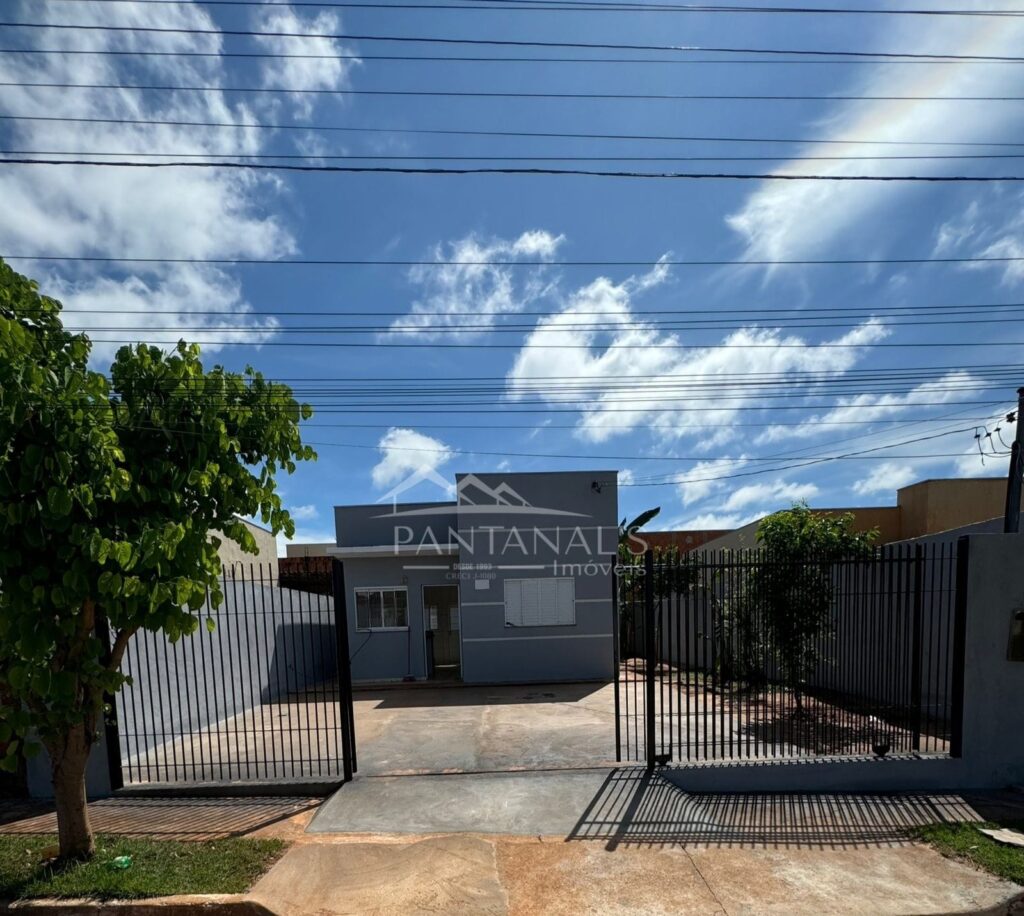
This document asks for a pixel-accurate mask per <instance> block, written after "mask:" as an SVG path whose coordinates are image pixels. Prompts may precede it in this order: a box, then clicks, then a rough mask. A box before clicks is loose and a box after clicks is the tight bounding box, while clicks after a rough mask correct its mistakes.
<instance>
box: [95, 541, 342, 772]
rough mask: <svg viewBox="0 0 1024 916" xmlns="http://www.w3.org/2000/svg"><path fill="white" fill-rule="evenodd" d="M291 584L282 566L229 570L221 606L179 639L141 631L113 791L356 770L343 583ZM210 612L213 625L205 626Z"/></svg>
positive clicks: (116, 730)
mask: <svg viewBox="0 0 1024 916" xmlns="http://www.w3.org/2000/svg"><path fill="white" fill-rule="evenodd" d="M332 572H333V582H332V586H333V588H332V589H331V591H333V594H319V593H317V592H314V591H309V590H305V589H301V590H300V589H295V588H284V587H282V586H281V583H280V582H279V581H278V577H277V567H276V564H267V565H258V566H254V565H252V564H246V565H243V564H241V563H237V564H234V565H233V566H232V567H225V569H224V570H223V573H222V580H221V587H222V590H223V593H224V601H223V602H222V604H221V605H220V607H217V608H213V607H210V605H209V601H208V602H207V607H206V608H204V609H202V610H201V611H200V612H198V613H199V617H200V626H199V629H198V630H197V631H196V632H195V633H194V634H193V635H192V636H190V637H188V636H187V637H184V638H182V639H180V640H178V641H177V642H176V643H171V642H169V641H168V640H167V638H166V637H165V636H164V635H163V634H162V633H147V632H144V631H140V632H139V633H137V634H136V635H135V636H134V637H133V638H132V640H131V642H130V644H129V646H128V650H127V652H126V653H125V657H124V661H123V665H122V670H123V671H124V673H125V674H127V675H128V677H129V678H130V683H129V684H126V685H125V686H124V688H123V689H122V690H121V692H120V693H119V694H118V695H117V697H116V700H115V703H114V711H115V715H114V716H112V717H111V719H110V721H109V722H108V727H107V753H108V756H109V757H110V762H111V781H112V782H113V783H114V786H113V787H114V788H122V787H124V786H128V787H131V786H139V785H147V784H158V785H159V784H163V785H166V784H174V785H176V786H181V785H185V786H187V785H190V784H192V785H194V784H200V783H217V784H225V783H243V784H245V783H249V784H251V783H252V782H254V781H269V782H273V783H278V784H284V783H292V784H295V785H298V786H305V787H306V788H308V787H309V785H310V784H312V783H317V784H322V783H337V782H343V781H347V780H349V779H351V778H352V774H353V772H354V771H355V768H356V751H355V728H354V718H353V710H352V682H351V672H350V668H349V648H348V628H347V626H346V616H345V597H344V596H345V588H344V581H343V573H342V569H341V564H340V563H339V562H338V561H334V563H333V570H332ZM207 618H209V619H210V620H211V621H212V622H213V627H212V628H208V627H207V626H205V625H203V621H205V620H206V619H207Z"/></svg>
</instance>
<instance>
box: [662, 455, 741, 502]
mask: <svg viewBox="0 0 1024 916" xmlns="http://www.w3.org/2000/svg"><path fill="white" fill-rule="evenodd" d="M745 461H746V459H740V460H738V461H733V460H729V459H727V460H719V461H698V462H697V463H696V464H695V465H694V466H693V467H692V468H690V469H689V470H688V471H684V472H683V473H681V474H678V475H676V478H675V483H676V492H678V494H679V498H680V500H682V503H683V505H684V506H689V505H691V504H692V503H696V502H700V501H701V500H702V499H705V498H706V497H708V496H710V495H711V494H712V493H714V492H715V491H716V490H720V489H722V487H724V486H725V481H723V480H720V479H716V478H721V477H724V476H726V475H728V474H730V473H732V472H733V471H735V470H736V469H737V468H740V467H742V466H743V465H744V463H745Z"/></svg>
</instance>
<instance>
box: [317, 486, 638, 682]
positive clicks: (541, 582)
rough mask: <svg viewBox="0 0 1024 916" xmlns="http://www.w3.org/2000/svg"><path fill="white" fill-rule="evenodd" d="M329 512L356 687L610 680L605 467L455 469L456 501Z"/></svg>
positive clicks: (612, 539) (610, 539)
mask: <svg viewBox="0 0 1024 916" xmlns="http://www.w3.org/2000/svg"><path fill="white" fill-rule="evenodd" d="M424 478H425V479H430V480H433V481H434V482H435V483H436V484H437V485H438V486H439V487H441V488H443V489H444V490H445V491H446V492H450V491H451V486H450V484H448V482H447V481H445V480H444V479H443V478H441V477H439V476H438V475H437V474H436V473H433V472H426V473H425V474H424V475H419V476H417V478H415V479H413V480H412V481H407V482H406V483H405V484H403V485H402V486H401V487H399V488H396V490H395V491H392V493H391V494H388V497H386V498H390V499H392V500H393V501H392V502H390V503H384V502H380V503H377V504H374V505H369V506H339V507H336V509H335V523H336V527H337V544H336V546H334V547H333V548H332V549H331V551H330V552H331V554H332V555H334V556H337V557H339V558H340V559H341V560H342V561H343V566H344V576H345V588H346V598H347V605H348V607H347V610H348V626H349V643H350V652H351V655H352V674H353V678H354V679H356V680H362V681H367V680H373V681H376V680H403V679H423V678H438V679H440V678H449V679H455V678H461V679H462V680H463V681H466V682H470V683H527V682H545V681H581V680H604V679H609V678H611V677H612V675H613V671H614V652H615V649H614V647H615V632H616V621H615V617H614V607H613V601H612V569H613V567H614V563H615V556H616V551H617V544H618V523H617V518H618V495H617V493H618V491H617V484H616V473H615V472H614V471H572V472H555V473H537V474H480V475H474V474H459V475H457V476H456V487H455V499H454V500H451V501H444V502H433V503H406V504H403V503H398V502H397V501H394V500H395V499H397V495H398V494H399V493H400V492H402V491H403V490H404V489H408V488H409V487H410V486H411V485H412V484H414V483H417V482H419V481H420V480H421V479H424Z"/></svg>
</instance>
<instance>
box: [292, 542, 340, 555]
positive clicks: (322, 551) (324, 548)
mask: <svg viewBox="0 0 1024 916" xmlns="http://www.w3.org/2000/svg"><path fill="white" fill-rule="evenodd" d="M335 546H336V545H335V544H333V543H330V542H321V543H318V544H285V545H284V555H285V556H286V557H326V556H328V555H329V551H330V550H331V549H332V548H333V547H335Z"/></svg>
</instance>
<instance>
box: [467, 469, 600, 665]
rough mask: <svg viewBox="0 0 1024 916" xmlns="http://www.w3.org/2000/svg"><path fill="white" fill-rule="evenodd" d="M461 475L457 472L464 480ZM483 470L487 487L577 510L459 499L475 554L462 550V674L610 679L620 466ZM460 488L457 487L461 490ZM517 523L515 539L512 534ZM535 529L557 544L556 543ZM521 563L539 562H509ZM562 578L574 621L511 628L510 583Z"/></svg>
mask: <svg viewBox="0 0 1024 916" xmlns="http://www.w3.org/2000/svg"><path fill="white" fill-rule="evenodd" d="M464 476H465V475H459V477H458V480H459V481H460V483H461V481H462V479H463V477H464ZM476 477H477V479H479V480H480V481H481V482H482V483H483V484H485V485H487V486H490V487H497V486H500V485H501V484H502V483H508V484H510V485H511V486H512V487H514V488H515V491H516V492H517V493H518V494H519V495H521V496H522V497H523V498H524V499H525V500H526V501H528V502H529V503H530V504H531V506H532V507H535V508H539V509H557V510H560V511H561V512H563V513H573V514H558V513H557V512H551V511H536V512H530V513H526V512H524V513H521V514H519V513H517V514H509V513H508V512H507V511H503V512H487V511H478V510H477V509H471V508H470V507H468V506H465V505H463V504H461V503H460V507H459V519H458V524H459V536H460V539H461V541H462V542H463V543H467V542H472V543H473V545H474V549H473V551H472V553H470V552H469V551H467V550H466V549H464V548H460V555H459V560H460V577H461V582H462V608H463V613H462V647H463V680H465V681H467V682H469V683H472V682H496V683H500V682H506V683H515V682H525V681H535V682H537V681H572V680H602V679H608V678H611V677H612V676H613V673H614V644H615V633H616V623H615V620H614V615H613V606H612V585H611V570H612V566H613V564H614V562H615V554H616V550H617V545H618V523H617V519H616V515H617V512H618V491H617V483H616V481H617V477H616V473H615V472H614V471H595V472H570V473H539V474H513V475H501V474H480V475H476ZM594 483H597V485H598V487H599V490H600V492H598V491H597V490H595V488H594V486H593V485H594ZM462 492H463V491H462V488H461V487H460V495H461V493H462ZM513 528H515V529H516V532H517V533H518V538H516V537H513V532H512V530H511V529H513ZM492 531H493V533H494V537H493V538H492V537H491V536H490V532H492ZM535 531H536V532H539V533H542V534H543V535H544V537H546V538H547V541H551V542H554V543H555V544H556V545H557V549H556V548H552V547H551V546H550V544H548V543H547V542H546V541H545V539H544V537H541V536H539V535H537V534H535ZM520 544H522V545H524V546H525V550H524V549H523V548H522V547H521V546H520ZM516 566H524V567H538V566H539V567H541V568H540V569H536V568H528V569H515V568H512V567H516ZM555 576H570V577H572V578H573V579H574V580H575V615H576V621H575V624H574V625H573V626H541V627H516V628H512V627H507V626H506V625H505V606H504V602H505V581H506V580H508V579H533V578H550V577H555Z"/></svg>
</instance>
